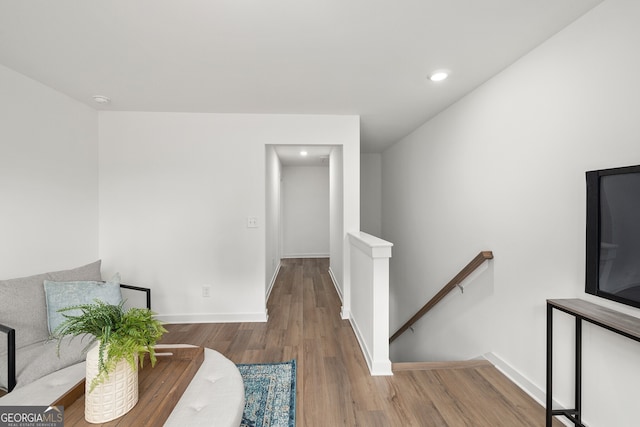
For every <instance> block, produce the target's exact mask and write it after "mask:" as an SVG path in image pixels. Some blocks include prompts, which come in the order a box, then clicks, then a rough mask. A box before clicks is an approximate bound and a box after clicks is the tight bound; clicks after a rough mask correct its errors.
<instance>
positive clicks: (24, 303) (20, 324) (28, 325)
mask: <svg viewBox="0 0 640 427" xmlns="http://www.w3.org/2000/svg"><path fill="white" fill-rule="evenodd" d="M100 264H101V262H100V260H98V261H95V262H93V263H91V264H87V265H84V266H82V267H78V268H74V269H71V270H62V271H55V272H50V273H45V274H38V275H35V276H29V277H22V278H18V279H9V280H0V323H2V324H3V325H7V326H9V327H11V328H14V329H15V330H16V348H21V347H25V346H28V345H31V344H35V343H39V342H43V341H46V340H47V339H48V338H49V327H48V324H47V305H46V302H45V294H44V286H43V284H44V281H45V280H52V281H56V282H68V281H76V280H95V281H99V280H102V277H101V275H100ZM6 352H7V340H6V336H5V334H0V372H2V373H3V374H2V375H5V376H6V371H7V358H6ZM0 386H4V387H6V382H1V381H0Z"/></svg>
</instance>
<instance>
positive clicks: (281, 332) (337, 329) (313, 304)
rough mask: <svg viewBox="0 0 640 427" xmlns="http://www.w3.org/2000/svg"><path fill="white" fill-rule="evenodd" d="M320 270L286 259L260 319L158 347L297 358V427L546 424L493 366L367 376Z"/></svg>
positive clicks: (234, 356)
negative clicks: (264, 317)
mask: <svg viewBox="0 0 640 427" xmlns="http://www.w3.org/2000/svg"><path fill="white" fill-rule="evenodd" d="M328 268H329V260H328V259H325V258H321V259H307V258H305V259H284V260H282V266H281V269H280V272H279V274H278V278H277V281H276V284H275V285H274V288H273V291H272V294H271V297H270V299H269V302H268V312H269V320H268V322H266V323H228V324H175V325H166V328H167V330H168V331H169V333H168V334H166V335H165V337H164V339H163V342H165V343H189V344H196V345H202V346H205V347H209V348H212V349H215V350H217V351H219V352H220V353H222V354H224V355H225V356H226V357H228V358H229V359H231V360H232V361H233V362H235V363H266V362H279V361H284V360H290V359H294V358H295V359H296V360H297V364H298V378H297V401H296V421H297V422H296V425H297V426H301V427H302V426H304V427H314V426H318V427H333V426H366V427H371V426H384V427H387V426H394V427H395V426H398V427H405V426H450V427H460V426H473V427H484V426H486V427H496V426H505V427H519V426H531V427H534V426H535V427H537V426H541V425H543V424H544V409H543V408H542V407H541V406H540V405H538V404H537V403H536V402H535V401H533V399H531V398H530V397H529V396H528V395H526V394H525V393H524V392H523V391H522V390H520V389H519V388H518V387H516V386H515V385H514V384H512V383H511V382H510V381H509V380H507V379H506V378H505V377H504V376H503V375H502V374H501V373H500V372H499V371H497V370H496V369H495V368H493V367H492V366H484V367H476V368H463V369H438V370H423V371H401V372H397V373H396V374H395V375H394V376H390V377H372V376H370V375H369V371H368V368H367V365H366V363H365V360H364V358H363V355H362V352H361V350H360V347H359V345H358V342H357V340H356V337H355V335H354V333H353V331H352V329H351V326H350V324H349V322H348V321H347V320H342V319H341V318H340V299H339V298H338V295H337V293H336V291H335V288H334V286H333V283H332V282H331V278H330V277H329V274H328ZM554 425H558V426H561V425H562V424H560V423H559V422H558V421H555V423H554Z"/></svg>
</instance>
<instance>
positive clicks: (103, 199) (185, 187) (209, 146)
mask: <svg viewBox="0 0 640 427" xmlns="http://www.w3.org/2000/svg"><path fill="white" fill-rule="evenodd" d="M358 128H359V122H358V118H357V117H354V116H303V115H298V116H293V115H292V116H288V115H243V114H190V113H135V112H104V113H101V114H100V236H101V238H100V254H101V256H102V257H103V260H104V261H103V262H104V269H105V271H109V272H113V271H120V272H121V274H122V277H123V280H127V281H131V282H134V283H140V284H141V285H148V286H151V287H152V288H153V292H154V295H153V303H154V310H156V311H158V312H159V313H160V314H161V315H162V318H163V319H165V320H167V321H172V322H183V321H184V322H186V321H250V320H264V319H265V317H266V305H265V282H266V281H267V280H269V279H270V278H269V277H268V273H267V266H266V264H265V263H266V261H265V260H266V258H267V252H266V245H267V241H266V236H265V235H266V232H265V218H266V217H267V216H266V209H267V208H266V197H267V196H266V188H265V187H266V186H265V177H266V176H267V175H266V152H267V150H266V149H265V145H270V144H279V145H283V144H292V145H300V144H306V145H327V144H335V145H340V146H342V147H343V148H344V149H345V151H346V152H348V153H349V158H348V159H345V163H346V164H349V165H351V164H353V163H355V164H356V165H355V166H354V169H356V170H359V157H358V154H359V153H358V150H359V140H358V138H359V134H358ZM347 160H348V163H347ZM350 178H351V179H353V177H350ZM358 180H359V176H358V177H355V182H352V183H347V182H345V183H344V185H345V187H347V188H348V190H349V192H350V193H349V194H352V195H353V196H355V197H356V198H359V191H358V188H359V182H358ZM353 187H355V188H356V189H355V191H354V190H352V188H353ZM349 208H350V209H351V210H350V211H346V212H345V216H346V217H347V218H349V219H350V221H351V218H356V221H355V222H356V225H359V224H357V218H358V217H359V211H358V210H357V209H354V208H353V207H348V206H347V207H346V209H349ZM248 216H254V217H257V218H258V225H259V227H258V228H247V217H248ZM353 222H354V221H351V223H353ZM345 274H346V272H345ZM203 285H209V286H211V294H212V296H211V297H210V298H203V297H202V286H203Z"/></svg>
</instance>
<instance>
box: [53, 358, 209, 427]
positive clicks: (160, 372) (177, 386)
mask: <svg viewBox="0 0 640 427" xmlns="http://www.w3.org/2000/svg"><path fill="white" fill-rule="evenodd" d="M156 355H157V356H158V361H157V363H156V365H155V367H153V368H152V367H151V363H150V362H149V360H148V356H145V357H147V360H145V364H144V368H142V369H139V371H138V403H137V404H136V405H135V406H134V407H133V409H131V411H129V412H127V413H126V414H125V415H123V416H122V417H119V418H117V419H115V420H113V421H109V422H107V423H103V424H90V423H88V422H86V421H85V419H84V390H85V387H84V386H85V384H84V383H85V381H84V380H82V381H80V382H79V383H78V384H76V386H74V387H73V388H72V389H71V390H69V392H67V393H66V394H65V395H63V396H62V397H60V399H58V400H57V401H55V402H54V403H53V404H52V406H58V405H62V406H64V425H65V427H69V426H98V425H99V426H123V427H124V426H127V427H128V426H136V427H137V426H149V427H151V426H159V425H163V424H164V422H165V421H166V419H167V418H168V417H169V414H171V411H173V408H175V406H176V404H177V403H178V401H179V400H180V398H181V397H182V394H183V393H184V391H185V390H186V388H187V386H188V385H189V383H190V382H191V380H192V379H193V377H194V375H195V374H196V372H197V371H198V369H199V368H200V365H202V362H203V361H204V349H203V348H202V347H182V346H178V347H170V346H163V347H162V348H156Z"/></svg>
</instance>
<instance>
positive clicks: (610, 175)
mask: <svg viewBox="0 0 640 427" xmlns="http://www.w3.org/2000/svg"><path fill="white" fill-rule="evenodd" d="M586 178H587V236H586V277H585V279H586V280H585V291H586V292H587V293H589V294H593V295H597V296H599V297H602V298H607V299H610V300H613V301H617V302H620V303H622V304H628V305H630V306H633V307H638V308H640V165H639V166H627V167H621V168H615V169H603V170H597V171H589V172H587V173H586Z"/></svg>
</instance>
